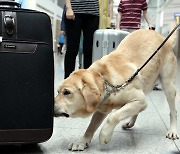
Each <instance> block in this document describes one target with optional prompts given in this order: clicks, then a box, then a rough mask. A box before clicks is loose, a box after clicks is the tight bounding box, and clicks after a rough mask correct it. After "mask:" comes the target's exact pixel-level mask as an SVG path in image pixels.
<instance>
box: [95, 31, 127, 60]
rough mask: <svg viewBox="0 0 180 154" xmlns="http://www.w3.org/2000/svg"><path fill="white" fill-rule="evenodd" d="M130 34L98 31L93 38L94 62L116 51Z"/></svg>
mask: <svg viewBox="0 0 180 154" xmlns="http://www.w3.org/2000/svg"><path fill="white" fill-rule="evenodd" d="M128 34H129V32H126V31H122V30H115V29H98V30H96V31H95V33H94V38H93V54H92V61H93V62H94V61H96V60H98V59H100V58H101V57H103V56H104V55H107V54H108V53H110V52H111V51H113V50H115V49H116V47H117V46H118V45H119V43H120V42H121V41H122V40H123V39H124V38H125V37H126V36H127V35H128Z"/></svg>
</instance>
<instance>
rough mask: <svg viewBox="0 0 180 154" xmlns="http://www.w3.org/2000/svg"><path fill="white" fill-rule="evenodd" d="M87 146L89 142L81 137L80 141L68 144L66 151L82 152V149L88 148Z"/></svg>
mask: <svg viewBox="0 0 180 154" xmlns="http://www.w3.org/2000/svg"><path fill="white" fill-rule="evenodd" d="M89 144H90V140H89V139H87V138H84V137H82V138H81V139H80V140H77V141H76V142H74V143H71V144H69V145H68V149H69V150H71V151H83V150H84V149H86V148H88V146H89Z"/></svg>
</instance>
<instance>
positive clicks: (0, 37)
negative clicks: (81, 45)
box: [0, 1, 54, 144]
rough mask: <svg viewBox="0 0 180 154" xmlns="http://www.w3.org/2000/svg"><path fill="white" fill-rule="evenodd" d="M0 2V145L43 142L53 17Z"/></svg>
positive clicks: (48, 127)
mask: <svg viewBox="0 0 180 154" xmlns="http://www.w3.org/2000/svg"><path fill="white" fill-rule="evenodd" d="M5 5H6V7H5ZM0 6H1V7H0V144H6V143H13V144H14V143H39V142H44V141H46V140H48V139H49V138H50V137H51V135H52V131H53V109H54V60H53V49H52V46H53V45H52V30H51V20H50V18H49V16H48V15H47V14H45V13H43V12H38V11H34V10H28V9H21V8H20V5H19V4H18V3H16V2H13V1H0ZM2 6H4V7H2ZM8 6H13V7H8ZM14 6H17V7H14Z"/></svg>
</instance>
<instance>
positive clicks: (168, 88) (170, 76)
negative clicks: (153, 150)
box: [160, 59, 179, 140]
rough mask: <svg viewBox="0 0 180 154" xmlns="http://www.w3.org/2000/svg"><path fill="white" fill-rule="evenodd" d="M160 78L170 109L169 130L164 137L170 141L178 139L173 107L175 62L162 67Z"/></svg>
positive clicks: (175, 113)
mask: <svg viewBox="0 0 180 154" xmlns="http://www.w3.org/2000/svg"><path fill="white" fill-rule="evenodd" d="M163 69H164V70H162V73H161V75H160V77H161V84H162V88H163V91H164V93H165V95H166V99H167V102H168V105H169V109H170V128H169V130H168V132H167V134H166V137H167V138H169V139H172V140H175V139H179V135H178V133H177V111H176V106H175V97H176V88H175V80H176V60H172V59H171V62H168V65H167V66H164V67H163Z"/></svg>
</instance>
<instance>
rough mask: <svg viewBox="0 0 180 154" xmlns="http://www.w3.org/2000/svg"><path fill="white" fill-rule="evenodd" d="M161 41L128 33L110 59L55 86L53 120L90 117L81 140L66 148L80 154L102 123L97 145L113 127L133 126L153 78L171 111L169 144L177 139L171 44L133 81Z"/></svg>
mask: <svg viewBox="0 0 180 154" xmlns="http://www.w3.org/2000/svg"><path fill="white" fill-rule="evenodd" d="M164 39H165V38H164V37H163V36H161V35H160V34H158V33H156V32H155V31H152V30H142V29H141V30H137V31H135V32H133V33H131V34H129V35H128V36H127V37H126V38H125V39H124V40H123V41H122V42H121V43H120V45H119V46H118V47H117V49H116V50H115V51H113V52H111V53H110V54H109V55H106V56H104V57H102V58H101V59H100V60H98V61H96V62H94V63H93V64H92V65H91V66H90V67H89V68H88V69H81V70H77V71H74V72H73V73H71V75H70V76H69V77H68V78H67V79H65V80H64V81H63V82H62V84H61V85H60V87H59V90H58V92H59V93H58V95H57V96H56V97H55V116H65V117H86V116H89V115H91V114H93V116H92V119H91V122H90V124H89V127H88V128H87V130H86V132H85V134H84V136H83V137H82V138H80V139H79V140H77V141H76V142H74V143H72V144H70V145H69V149H70V150H72V151H74V150H84V149H85V148H87V147H88V145H89V144H90V142H91V139H92V137H93V135H94V133H95V131H96V130H97V128H98V127H99V125H100V124H101V123H102V121H103V120H104V119H105V117H106V116H107V115H108V114H109V113H110V112H111V111H112V110H113V109H116V110H113V111H112V113H111V114H110V116H109V117H108V118H107V121H106V122H105V123H104V126H103V127H102V129H101V131H100V135H99V140H100V144H107V143H108V142H109V141H110V140H111V137H112V134H113V130H114V128H115V127H116V125H117V124H118V123H119V122H120V121H122V120H123V119H126V118H129V117H131V118H130V121H129V122H127V123H125V124H124V125H123V128H124V129H127V128H131V127H133V126H134V124H135V121H136V118H137V116H138V114H139V113H140V112H141V111H143V110H145V109H146V107H147V103H146V100H145V96H146V94H148V93H149V92H150V91H151V90H152V88H153V86H154V84H155V82H156V80H157V79H159V80H160V82H161V84H162V88H163V90H164V93H165V95H166V98H167V102H168V103H169V108H170V128H169V130H168V132H167V134H166V137H167V138H169V139H173V140H175V139H178V138H179V136H178V134H177V128H176V125H177V124H176V123H177V115H176V109H175V96H176V89H175V80H176V57H175V55H174V53H173V48H172V42H171V41H170V40H168V41H167V42H166V43H165V45H164V46H163V47H162V48H161V49H160V50H159V52H158V53H157V54H156V55H155V56H154V57H153V58H152V59H151V60H150V61H149V63H148V64H147V65H146V66H145V67H144V68H143V69H142V70H141V71H140V72H139V73H138V74H137V76H135V78H134V79H133V80H132V81H131V82H127V80H128V79H130V78H131V77H132V75H133V74H134V73H135V72H136V70H137V69H138V68H140V67H141V66H142V65H143V64H144V63H145V61H146V60H147V59H148V58H149V57H150V56H151V55H152V53H153V52H154V51H155V50H156V49H157V48H158V47H159V45H160V44H161V43H162V42H163V40H164Z"/></svg>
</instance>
